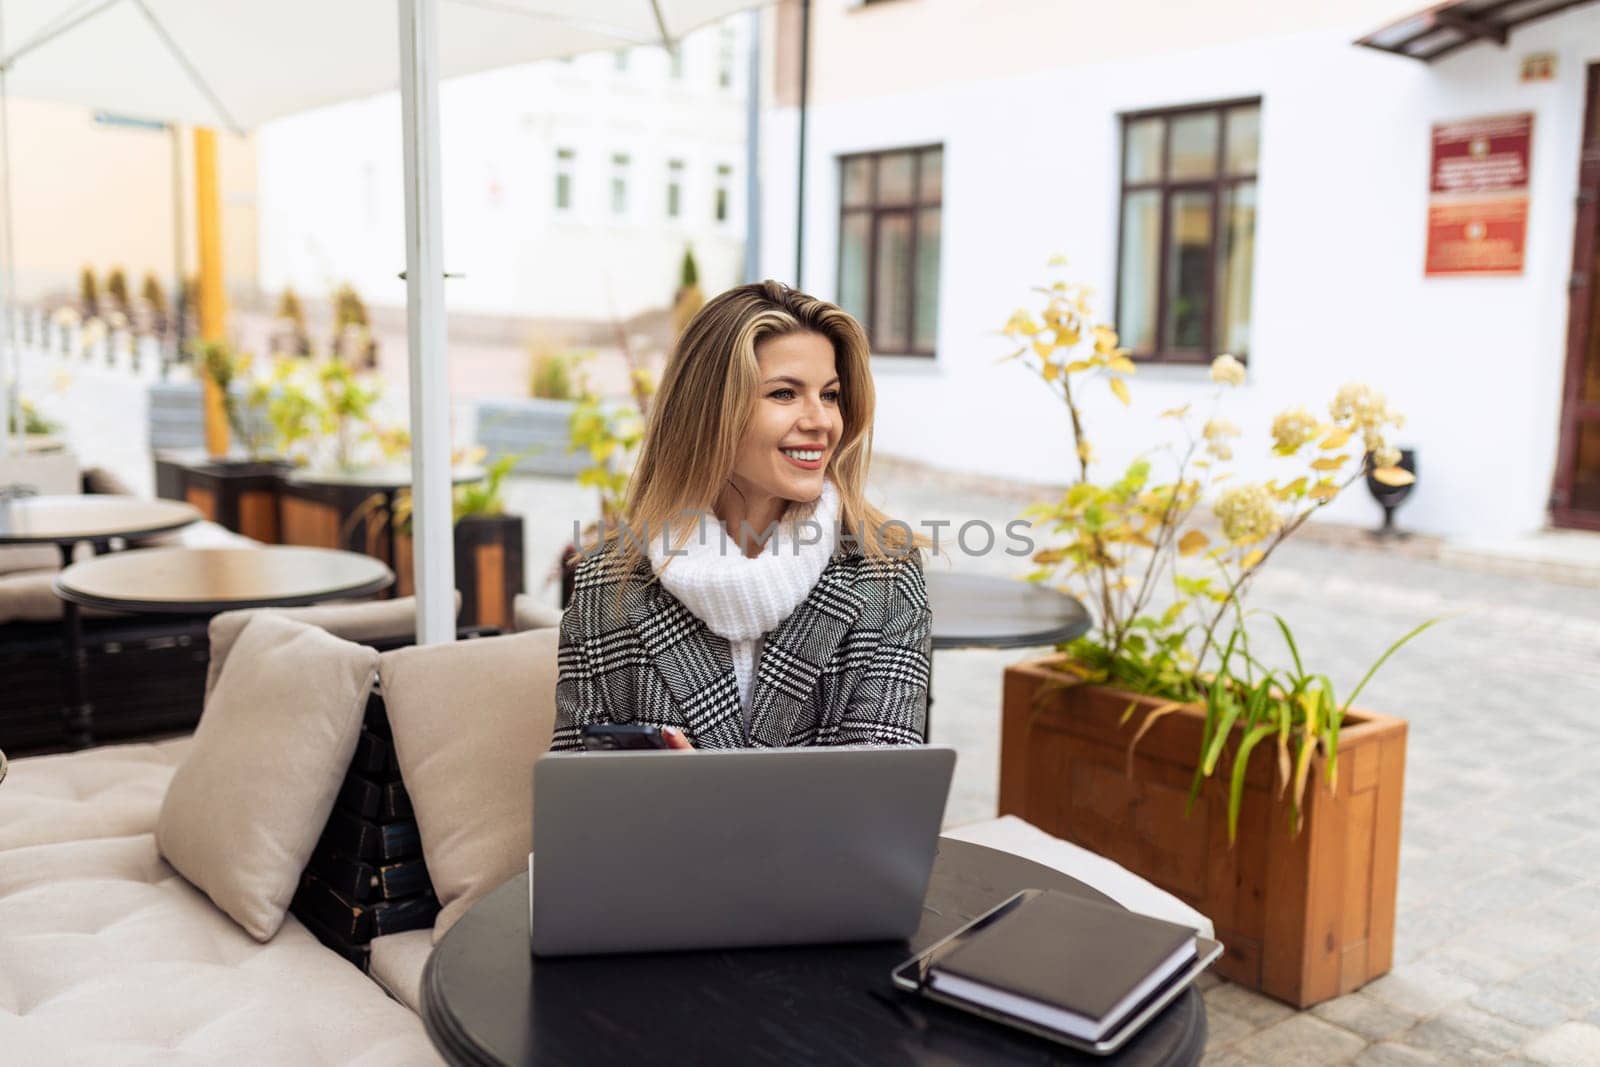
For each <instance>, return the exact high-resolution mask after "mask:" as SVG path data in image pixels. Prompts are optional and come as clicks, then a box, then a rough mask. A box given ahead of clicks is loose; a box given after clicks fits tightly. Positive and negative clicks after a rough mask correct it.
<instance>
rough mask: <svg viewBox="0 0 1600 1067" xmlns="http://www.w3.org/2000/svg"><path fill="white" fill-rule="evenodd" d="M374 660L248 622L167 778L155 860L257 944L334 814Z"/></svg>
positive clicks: (313, 635) (315, 632)
mask: <svg viewBox="0 0 1600 1067" xmlns="http://www.w3.org/2000/svg"><path fill="white" fill-rule="evenodd" d="M377 661H378V654H377V652H375V651H373V650H372V649H370V648H366V647H364V646H362V645H357V644H352V643H350V642H349V641H341V640H339V639H338V638H337V637H334V636H333V635H332V634H329V633H327V632H326V631H324V630H319V629H317V628H316V627H315V626H309V625H307V624H305V623H303V622H295V621H294V620H292V619H284V618H279V617H277V616H275V615H271V614H262V615H260V616H258V617H257V618H255V619H252V620H250V623H249V625H247V626H246V627H245V628H244V632H243V633H241V634H240V635H239V638H238V640H237V641H236V642H234V646H233V654H232V655H231V656H229V658H228V662H227V665H226V666H225V667H224V668H223V670H222V675H221V677H220V678H218V679H217V687H216V689H215V690H213V691H212V692H211V694H210V696H209V697H208V698H207V700H206V706H205V712H204V713H203V714H202V715H201V716H200V725H199V727H198V728H197V729H196V730H195V735H194V746H193V747H192V748H191V749H190V750H189V755H188V757H187V758H186V759H185V760H184V761H183V763H182V764H181V765H180V766H179V767H178V770H177V772H176V773H175V774H173V776H172V784H171V785H170V786H169V787H168V788H167V796H166V800H165V802H164V803H163V804H162V805H161V816H160V819H159V820H158V821H157V823H156V839H157V840H158V841H159V842H160V844H161V854H162V855H163V856H165V857H166V859H167V862H168V863H171V864H172V866H174V867H176V868H177V869H178V870H179V871H180V872H181V873H182V874H183V875H184V877H186V878H188V879H189V881H191V882H193V883H194V884H195V885H196V886H197V887H199V888H200V889H201V890H202V891H204V892H205V893H206V895H207V896H209V897H210V898H211V899H212V900H213V901H214V902H215V903H216V905H217V907H219V908H221V909H222V910H223V911H225V912H227V913H228V914H229V915H231V916H233V918H234V919H235V920H237V921H238V923H239V925H241V926H243V927H244V928H245V929H246V930H247V931H249V933H250V934H251V935H252V936H253V937H255V938H256V939H258V940H261V941H265V940H266V939H267V938H269V937H271V936H272V935H273V934H274V933H276V932H277V929H278V927H279V925H281V924H282V922H283V916H284V912H285V910H286V909H287V908H288V907H289V898H290V897H291V896H292V895H293V894H294V889H295V884H296V883H297V882H298V881H299V879H300V872H301V871H303V870H304V869H305V866H306V861H307V860H309V859H310V858H311V850H312V848H313V847H314V846H315V845H316V843H317V838H318V836H319V835H320V834H321V833H322V828H323V826H324V825H326V823H327V821H328V813H329V812H330V811H332V810H333V801H334V797H335V796H337V795H338V792H339V786H340V784H341V783H342V782H343V781H344V776H345V772H346V771H347V770H348V769H349V767H350V759H351V757H352V756H353V755H354V754H355V748H356V739H357V736H358V735H359V733H360V731H361V719H362V715H363V713H364V711H365V709H366V704H367V695H368V693H369V692H370V691H371V689H372V679H373V672H374V670H375V668H376V667H377Z"/></svg>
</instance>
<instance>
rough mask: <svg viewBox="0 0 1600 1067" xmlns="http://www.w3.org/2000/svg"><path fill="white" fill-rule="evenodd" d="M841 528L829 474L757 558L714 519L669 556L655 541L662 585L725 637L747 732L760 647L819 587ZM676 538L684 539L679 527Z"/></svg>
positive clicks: (653, 538)
mask: <svg viewBox="0 0 1600 1067" xmlns="http://www.w3.org/2000/svg"><path fill="white" fill-rule="evenodd" d="M804 520H810V522H809V523H804ZM813 524H814V525H813ZM838 525H839V491H838V488H837V487H836V486H835V485H834V484H833V479H831V478H828V477H824V478H823V480H822V495H821V496H820V497H819V498H818V499H817V500H816V501H814V502H813V503H812V504H811V506H809V507H801V508H798V509H796V513H795V514H794V515H793V516H792V517H791V518H790V519H789V520H787V521H785V522H782V523H780V524H779V527H778V530H777V531H776V532H775V533H774V534H773V536H772V537H770V538H769V539H768V540H767V543H766V544H765V545H764V546H763V547H762V550H761V554H760V555H758V556H756V557H755V558H754V559H751V558H749V557H747V556H745V554H744V553H743V552H742V551H741V550H740V548H739V545H738V542H737V541H735V540H734V539H733V538H732V537H730V536H728V534H727V532H726V530H724V529H723V527H722V524H721V523H719V522H713V521H711V520H710V519H709V518H708V519H707V521H705V522H704V523H702V524H701V526H700V528H699V529H697V530H695V531H693V532H691V533H690V534H689V539H688V542H687V543H686V544H684V545H682V546H681V547H680V548H678V549H677V550H675V551H674V552H673V553H672V554H671V555H670V556H669V555H668V554H667V552H666V550H665V548H664V546H663V545H662V537H661V535H660V534H659V533H652V535H651V537H650V562H651V565H652V567H653V568H654V570H655V572H656V573H657V574H658V575H659V576H660V578H661V584H662V585H663V586H665V587H666V589H667V591H668V592H670V593H671V594H672V595H673V596H675V597H677V598H678V599H679V600H680V601H682V602H683V605H684V607H686V608H688V609H689V610H690V611H692V612H693V613H694V614H695V615H696V616H697V617H698V618H699V619H700V620H701V621H702V622H704V623H705V624H706V628H707V629H708V630H710V631H711V632H712V633H714V634H717V635H719V636H721V637H724V638H727V641H728V647H729V649H730V651H731V652H732V654H733V673H734V678H735V679H736V681H737V682H738V685H739V701H740V706H741V708H742V710H743V713H744V720H745V726H746V728H748V727H749V724H750V702H751V697H752V695H753V693H754V689H755V676H756V663H757V661H758V659H759V657H760V655H761V646H762V643H763V641H764V639H765V637H766V635H767V634H769V633H771V632H772V631H773V630H776V629H777V628H778V626H779V624H781V623H782V622H783V621H784V620H785V619H787V618H788V617H789V616H790V615H792V614H793V613H794V609H795V608H797V607H799V606H800V603H801V601H803V600H805V598H806V597H807V596H808V595H809V594H810V593H811V590H812V589H813V588H814V587H815V586H816V584H817V579H818V578H819V577H821V575H822V571H823V569H824V568H825V567H827V565H828V560H829V559H830V558H831V557H832V555H833V549H834V542H835V540H836V539H837V533H838ZM819 530H820V535H821V536H820V537H819V536H818V533H819ZM757 532H759V531H757ZM671 536H672V538H673V539H674V540H676V538H677V537H678V536H681V534H680V533H679V529H678V528H674V529H673V530H672V531H671ZM680 553H681V554H680ZM663 564H665V569H663Z"/></svg>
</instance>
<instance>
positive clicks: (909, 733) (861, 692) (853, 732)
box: [829, 551, 933, 745]
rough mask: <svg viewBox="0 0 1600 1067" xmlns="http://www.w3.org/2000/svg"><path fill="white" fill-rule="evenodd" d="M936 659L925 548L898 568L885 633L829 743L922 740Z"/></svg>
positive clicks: (895, 571) (878, 743) (905, 559)
mask: <svg viewBox="0 0 1600 1067" xmlns="http://www.w3.org/2000/svg"><path fill="white" fill-rule="evenodd" d="M932 659H933V610H932V609H931V608H930V607H929V606H928V587H927V581H926V579H925V578H924V576H923V568H922V553H921V552H919V551H913V552H910V553H908V554H907V555H906V556H904V557H902V558H901V559H900V560H899V562H898V565H897V566H896V567H895V570H894V578H893V584H892V586H891V588H890V594H889V611H888V614H887V616H886V618H885V621H884V626H883V632H882V634H881V636H880V637H879V640H878V645H877V647H876V649H875V650H874V651H873V653H872V658H871V660H870V661H869V662H868V664H867V667H866V669H865V670H864V671H863V672H862V675H861V678H860V681H859V682H858V683H857V684H856V687H855V689H854V691H853V692H852V693H851V694H850V698H849V700H848V701H847V702H846V705H845V712H844V717H843V719H842V720H841V721H840V723H839V726H838V731H837V732H836V733H835V734H834V735H833V736H832V737H831V738H830V739H829V743H830V744H835V745H920V744H922V743H923V741H924V737H923V734H924V731H925V729H926V726H927V717H928V683H929V678H930V676H931V663H932Z"/></svg>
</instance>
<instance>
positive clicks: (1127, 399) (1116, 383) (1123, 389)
mask: <svg viewBox="0 0 1600 1067" xmlns="http://www.w3.org/2000/svg"><path fill="white" fill-rule="evenodd" d="M1111 391H1112V392H1113V393H1114V394H1116V397H1117V399H1118V400H1120V401H1122V402H1123V404H1125V405H1126V404H1131V403H1133V397H1131V396H1129V395H1128V383H1127V382H1125V381H1123V380H1122V379H1121V378H1112V379H1111Z"/></svg>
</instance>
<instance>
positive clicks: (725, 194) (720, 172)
mask: <svg viewBox="0 0 1600 1067" xmlns="http://www.w3.org/2000/svg"><path fill="white" fill-rule="evenodd" d="M732 186H733V168H732V167H730V166H729V165H728V164H726V163H718V164H717V191H716V200H715V202H714V203H713V205H712V209H711V214H712V217H713V218H715V219H716V220H717V221H718V222H727V221H728V198H729V197H730V196H731V195H732Z"/></svg>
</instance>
